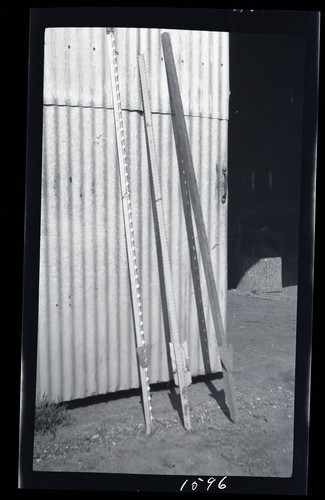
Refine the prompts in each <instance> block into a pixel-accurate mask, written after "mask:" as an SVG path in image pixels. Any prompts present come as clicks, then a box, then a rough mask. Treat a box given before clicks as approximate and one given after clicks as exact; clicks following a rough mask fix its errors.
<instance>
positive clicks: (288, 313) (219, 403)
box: [33, 286, 297, 477]
mask: <svg viewBox="0 0 325 500" xmlns="http://www.w3.org/2000/svg"><path fill="white" fill-rule="evenodd" d="M296 294H297V287H295V286H290V287H286V288H284V289H283V291H282V292H280V293H269V294H264V295H254V294H252V295H243V294H240V293H239V292H238V291H236V290H231V291H229V292H228V338H229V342H231V343H232V344H233V350H234V360H233V363H234V371H233V375H234V380H235V390H236V397H237V401H238V407H239V421H238V423H236V424H234V423H232V422H231V421H230V420H229V419H228V418H227V416H226V414H225V412H224V411H223V408H224V392H223V383H222V380H221V379H220V377H215V378H214V379H213V380H211V379H205V378H199V379H197V380H193V384H192V385H191V386H190V387H189V402H190V406H191V422H192V427H193V431H192V432H189V431H185V430H184V428H183V426H182V423H181V420H180V416H179V413H178V409H179V401H178V396H177V395H176V393H175V390H174V389H173V388H172V387H171V386H167V385H163V386H162V387H161V386H160V387H157V388H153V399H152V406H153V415H154V432H153V434H152V435H150V436H148V435H147V434H146V432H145V427H144V420H143V414H142V406H141V401H140V392H139V391H129V392H123V393H121V394H115V395H110V396H105V397H98V398H89V399H87V400H84V401H79V402H72V403H71V404H70V408H69V410H68V411H69V415H70V417H71V418H70V423H69V424H68V425H65V426H62V427H60V428H59V429H58V430H57V432H56V435H55V436H54V435H51V434H46V435H41V434H36V435H35V440H34V463H33V467H34V470H42V471H67V472H72V471H76V472H114V473H134V474H168V475H171V474H176V475H177V474H179V475H205V476H208V475H209V476H268V477H275V476H277V477H288V476H290V475H291V469H292V455H293V420H294V415H293V411H294V409H293V407H294V364H295V339H296V299H297V297H296Z"/></svg>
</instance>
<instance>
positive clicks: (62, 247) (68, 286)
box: [37, 28, 229, 400]
mask: <svg viewBox="0 0 325 500" xmlns="http://www.w3.org/2000/svg"><path fill="white" fill-rule="evenodd" d="M162 32H163V30H161V31H160V30H147V29H146V30H142V29H141V30H139V29H130V30H127V29H120V28H119V29H116V30H115V34H116V40H117V42H116V45H117V49H118V51H119V59H118V64H119V76H120V82H121V98H122V102H123V108H124V116H123V118H124V125H125V130H126V148H127V156H128V164H129V168H130V193H131V200H132V209H133V221H134V230H135V238H136V248H137V257H138V261H139V262H138V264H139V276H140V283H141V294H142V304H143V315H144V319H143V321H144V328H145V335H146V339H147V342H149V343H151V344H152V359H151V365H150V373H149V375H150V382H151V383H155V382H159V381H166V380H169V379H170V378H172V374H171V373H170V371H169V366H168V361H167V344H166V342H167V340H166V335H165V329H164V321H163V315H162V306H161V295H160V285H159V272H158V263H157V252H156V245H155V236H154V225H153V216H152V208H151V198H150V186H149V173H148V160H147V149H146V140H145V131H144V123H143V116H142V114H141V112H139V110H141V109H142V105H141V100H140V88H139V78H138V69H137V55H138V53H139V52H141V53H143V54H144V55H145V58H146V67H147V72H148V76H149V78H148V80H149V82H150V90H151V98H152V108H153V111H154V115H153V124H154V133H155V137H156V147H157V155H158V158H159V161H160V169H161V170H160V175H161V186H162V191H163V197H164V208H165V212H166V213H165V218H166V222H167V224H168V231H169V242H170V256H171V263H172V273H173V278H174V282H173V284H174V289H175V297H176V302H177V308H178V311H179V314H178V316H179V318H178V319H179V326H180V333H181V337H182V338H183V339H185V338H186V339H187V342H188V346H189V354H190V368H191V372H192V375H198V374H203V373H204V363H203V359H202V353H201V346H200V338H199V333H198V319H197V315H196V307H195V300H194V291H193V285H192V278H191V272H190V265H189V253H188V244H187V237H186V230H185V223H184V216H183V212H182V203H181V193H180V186H179V179H178V167H177V159H176V152H175V146H174V139H173V133H172V124H171V117H170V114H169V113H170V108H169V97H168V92H167V86H166V75H165V69H164V61H162V60H161V58H162V51H161V44H160V33H162ZM170 33H171V39H172V44H173V49H174V53H175V55H176V64H177V68H178V69H179V75H180V86H181V89H182V94H183V100H184V109H185V113H186V114H187V115H188V116H187V117H186V121H187V126H188V132H189V137H190V143H191V145H192V154H193V160H194V165H195V168H196V171H197V178H198V184H199V189H200V194H201V199H202V208H203V213H204V217H205V221H206V226H207V232H208V236H209V239H210V242H211V248H212V257H213V264H214V266H215V273H216V277H217V284H218V289H219V294H220V297H221V308H222V314H223V317H224V320H225V321H226V298H225V290H226V286H225V280H226V261H225V259H226V238H225V234H226V233H225V224H226V205H221V203H220V201H218V200H220V194H221V191H222V190H223V177H222V176H220V174H219V172H221V169H222V166H224V165H226V164H227V128H228V123H227V120H226V119H220V118H227V116H228V115H227V113H228V95H229V85H228V83H229V82H228V36H227V34H225V33H222V34H221V33H203V32H173V31H170ZM106 43H107V42H106V34H105V30H104V29H102V28H95V29H94V28H79V29H76V28H65V29H62V28H60V29H47V30H46V35H45V81H44V104H45V105H44V119H43V167H42V168H43V171H42V206H41V256H40V292H39V327H38V370H37V394H38V397H40V396H42V395H43V394H46V395H47V396H48V397H49V398H50V399H56V400H70V399H74V398H82V397H86V396H89V395H93V394H103V393H107V392H114V391H117V390H122V389H128V388H134V387H138V386H139V378H138V370H137V360H136V351H135V339H134V331H133V324H132V312H131V303H130V290H129V278H128V270H127V256H126V248H125V236H124V226H123V217H122V203H121V193H120V185H119V177H118V175H119V174H118V163H117V162H118V159H117V148H116V138H115V128H114V117H113V110H112V109H111V108H112V104H111V95H110V81H109V68H108V65H107V59H108V58H107V47H106ZM182 60H183V61H184V62H182ZM202 63H204V64H202ZM203 67H204V71H205V73H202V75H201V76H202V78H201V77H200V78H199V73H198V71H199V70H200V69H202V68H203ZM202 71H203V69H202ZM221 101H222V102H221ZM200 265H201V264H200ZM201 267H202V266H201ZM201 271H202V269H201ZM201 275H202V277H203V272H202V274H201ZM202 285H203V296H204V299H205V300H204V302H205V304H206V306H205V307H206V314H207V330H208V335H209V345H210V347H211V349H210V362H211V366H212V371H213V372H216V371H219V369H220V361H219V357H218V354H217V350H216V341H215V336H214V333H213V328H212V318H211V313H210V311H209V306H208V301H207V300H206V299H207V292H206V289H205V286H204V280H203V279H202Z"/></svg>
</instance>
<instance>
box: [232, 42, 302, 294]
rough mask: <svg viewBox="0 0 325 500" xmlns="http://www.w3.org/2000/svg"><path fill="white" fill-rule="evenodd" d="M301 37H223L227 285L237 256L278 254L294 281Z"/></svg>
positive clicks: (236, 269)
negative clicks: (226, 47) (226, 54)
mask: <svg viewBox="0 0 325 500" xmlns="http://www.w3.org/2000/svg"><path fill="white" fill-rule="evenodd" d="M304 50H305V48H304V39H303V37H299V36H294V35H268V34H246V33H243V34H240V33H231V34H230V90H231V95H230V108H229V147H228V151H229V156H228V161H229V213H228V288H236V287H237V285H238V282H239V281H240V279H241V278H242V276H241V273H242V271H241V266H240V265H239V263H240V260H241V259H242V257H243V256H244V257H247V256H254V258H255V259H259V258H264V257H272V256H279V257H281V261H282V286H283V287H286V286H290V285H295V284H297V268H298V232H299V231H298V230H299V206H300V177H301V175H300V174H301V147H302V121H303V91H304Z"/></svg>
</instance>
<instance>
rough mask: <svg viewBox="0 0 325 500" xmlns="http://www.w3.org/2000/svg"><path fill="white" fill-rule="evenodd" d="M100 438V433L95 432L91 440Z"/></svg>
mask: <svg viewBox="0 0 325 500" xmlns="http://www.w3.org/2000/svg"><path fill="white" fill-rule="evenodd" d="M98 438H99V434H94V435H93V436H91V438H90V441H95V440H96V439H98Z"/></svg>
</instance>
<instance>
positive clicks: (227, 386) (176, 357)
mask: <svg viewBox="0 0 325 500" xmlns="http://www.w3.org/2000/svg"><path fill="white" fill-rule="evenodd" d="M161 39H162V47H163V52H164V60H165V67H166V74H167V81H168V89H169V97H170V104H171V116H172V124H173V132H174V140H175V146H176V153H177V160H178V168H179V176H180V185H181V193H182V203H183V212H184V217H185V223H186V231H187V238H188V245H189V253H190V260H191V269H192V279H193V285H194V293H195V300H196V306H197V310H198V314H199V317H200V319H201V321H203V322H204V324H205V318H204V312H203V307H202V293H201V285H200V275H199V270H198V259H197V250H196V242H195V237H194V230H193V221H192V211H191V207H192V210H193V214H194V220H195V225H196V232H197V239H198V241H199V248H200V251H201V257H202V263H203V269H204V276H205V280H206V285H207V290H208V297H209V301H210V306H211V312H212V318H213V325H214V330H215V334H216V339H217V344H218V348H219V356H220V360H221V367H222V371H223V380H224V390H225V395H226V402H227V406H228V409H229V413H230V418H231V420H232V421H233V422H236V421H237V405H236V400H235V395H234V383H233V376H232V352H231V349H230V348H229V347H230V346H228V347H227V339H226V334H225V329H224V325H223V321H222V317H221V312H220V305H219V299H218V293H217V288H216V283H215V279H214V273H213V267H212V262H211V255H210V248H209V241H208V238H207V233H206V229H205V223H204V218H203V213H202V207H201V201H200V194H199V190H198V187H197V181H196V175H195V170H194V165H193V159H192V154H191V148H190V143H189V138H188V133H187V128H186V123H185V118H184V111H183V104H182V99H181V94H180V88H179V83H178V78H177V72H176V67H175V61H174V56H173V50H172V45H171V41H170V36H169V33H163V34H162V36H161ZM138 63H139V73H140V82H141V91H142V101H143V111H144V121H145V132H146V139H147V146H148V154H149V170H150V175H151V181H152V183H151V185H152V192H151V196H152V202H153V203H155V205H156V214H157V223H158V226H159V227H158V232H159V237H160V246H161V255H162V265H163V273H164V280H165V289H166V299H167V309H168V316H169V323H170V333H171V340H172V342H171V343H170V344H169V348H170V357H171V360H172V365H173V372H174V381H175V385H177V386H179V393H180V400H181V406H182V415H183V423H184V427H185V428H186V429H188V430H190V429H191V420H190V407H189V402H188V391H187V388H188V385H190V383H191V373H190V369H189V365H188V355H187V345H186V342H183V343H181V341H180V334H179V328H178V319H177V311H176V306H175V298H174V293H173V281H172V272H171V266H170V260H169V250H168V241H167V231H166V224H165V219H164V210H163V198H162V193H161V188H160V182H159V175H158V171H159V168H158V162H157V155H156V147H155V139H154V132H153V125H152V117H151V106H150V98H149V90H148V84H147V77H146V69H145V60H144V56H143V55H139V59H138ZM199 311H200V312H199ZM202 347H203V348H205V349H206V350H207V349H208V347H207V345H206V346H202ZM144 406H146V401H144ZM145 414H146V412H145ZM148 429H149V426H148V425H147V431H148ZM150 429H151V426H150Z"/></svg>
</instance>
